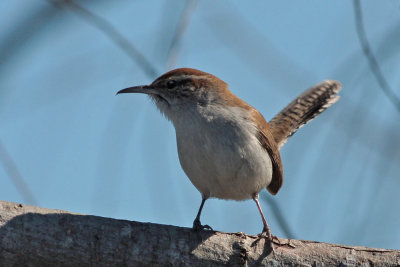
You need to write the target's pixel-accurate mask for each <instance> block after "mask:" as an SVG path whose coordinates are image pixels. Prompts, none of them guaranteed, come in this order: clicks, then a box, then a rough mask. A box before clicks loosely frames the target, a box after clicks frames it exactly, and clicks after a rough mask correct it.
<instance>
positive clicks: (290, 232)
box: [261, 194, 296, 239]
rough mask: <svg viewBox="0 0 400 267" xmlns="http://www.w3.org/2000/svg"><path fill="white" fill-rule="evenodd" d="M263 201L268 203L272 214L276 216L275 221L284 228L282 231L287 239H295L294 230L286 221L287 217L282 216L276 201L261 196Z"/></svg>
mask: <svg viewBox="0 0 400 267" xmlns="http://www.w3.org/2000/svg"><path fill="white" fill-rule="evenodd" d="M261 198H262V200H264V201H265V202H267V203H268V205H269V206H270V207H271V209H272V212H273V213H274V215H275V219H276V220H277V221H278V223H279V226H280V227H281V228H282V231H283V232H284V233H285V235H286V238H288V239H294V238H296V237H295V234H294V233H293V230H292V229H291V227H290V226H289V224H288V222H287V220H286V219H285V216H284V215H283V214H282V212H281V209H280V208H279V206H278V204H277V203H276V201H275V200H273V199H272V198H271V197H269V196H268V195H267V194H261Z"/></svg>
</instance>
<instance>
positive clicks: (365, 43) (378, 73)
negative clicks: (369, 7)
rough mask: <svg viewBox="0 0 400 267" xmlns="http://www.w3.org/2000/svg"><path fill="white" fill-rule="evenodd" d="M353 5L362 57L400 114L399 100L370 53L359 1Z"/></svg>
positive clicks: (355, 0) (355, 1)
mask: <svg viewBox="0 0 400 267" xmlns="http://www.w3.org/2000/svg"><path fill="white" fill-rule="evenodd" d="M353 5H354V14H355V16H354V18H355V23H356V30H357V35H358V39H359V40H360V44H361V47H362V50H363V52H364V55H365V57H366V58H367V60H368V63H369V67H370V68H371V71H372V73H373V74H374V76H375V78H376V80H377V81H378V84H379V86H380V88H381V89H382V91H383V92H384V93H385V95H386V97H387V98H389V100H390V102H392V104H393V105H394V106H395V107H396V108H397V110H398V111H399V112H400V99H399V98H397V96H396V94H395V93H394V92H393V90H392V89H391V88H390V86H389V83H388V82H387V81H386V79H385V77H384V76H383V74H382V71H381V69H380V67H379V64H378V61H377V60H376V58H375V55H374V54H373V53H372V51H371V48H370V47H371V46H370V44H369V42H368V39H367V35H366V33H365V29H364V24H363V16H362V11H361V3H360V0H354V1H353Z"/></svg>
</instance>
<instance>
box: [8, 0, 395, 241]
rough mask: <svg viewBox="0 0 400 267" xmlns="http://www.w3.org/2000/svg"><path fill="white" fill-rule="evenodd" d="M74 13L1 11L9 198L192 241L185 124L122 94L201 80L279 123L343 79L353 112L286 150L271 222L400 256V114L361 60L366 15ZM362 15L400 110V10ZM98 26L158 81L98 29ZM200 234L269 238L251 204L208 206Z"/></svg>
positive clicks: (265, 9) (158, 10)
mask: <svg viewBox="0 0 400 267" xmlns="http://www.w3.org/2000/svg"><path fill="white" fill-rule="evenodd" d="M60 3H64V4H60V5H54V4H52V3H51V2H48V1H44V0H43V1H40V0H35V1H34V0H29V1H28V0H20V1H14V0H3V1H1V4H0V7H1V8H0V10H1V11H0V13H1V16H0V142H1V143H0V144H1V150H0V152H1V153H0V156H1V158H0V159H1V162H0V163H1V165H0V183H1V187H0V199H2V200H6V201H14V202H21V203H26V204H34V205H39V206H42V207H46V208H53V209H64V210H69V211H73V212H78V213H85V214H95V215H99V216H107V217H113V218H121V219H129V220H136V221H143V222H153V223H161V224H172V225H178V226H185V227H191V225H192V222H193V219H194V217H195V215H196V213H197V209H198V207H199V205H200V201H201V197H200V194H199V193H198V191H197V190H196V189H195V187H194V186H193V185H192V184H191V183H190V181H189V180H188V179H187V178H186V176H185V174H184V172H183V171H182V169H181V167H180V165H179V161H178V156H177V152H176V141H175V132H174V128H173V126H172V124H170V123H169V122H168V121H167V120H166V119H165V118H163V116H161V115H160V114H159V112H158V111H157V109H156V108H155V107H154V105H153V104H152V103H151V101H149V100H148V98H147V97H146V96H144V95H137V94H134V95H133V94H132V95H122V96H118V97H116V96H115V93H116V92H117V91H118V90H119V89H122V88H125V87H129V86H133V85H139V84H147V83H150V82H151V81H152V80H153V79H155V78H156V77H157V76H158V75H160V74H162V73H164V72H166V71H167V70H170V69H173V68H175V67H192V68H197V69H200V70H203V71H206V72H209V73H212V74H214V75H216V76H218V77H220V78H221V79H222V80H224V81H226V82H227V83H229V85H230V89H231V90H232V91H233V92H234V93H235V94H236V95H238V96H239V97H240V98H242V99H244V100H245V101H246V102H248V103H250V104H251V105H253V106H254V107H256V108H257V109H258V110H259V111H260V112H261V113H262V114H263V115H264V116H265V117H266V119H267V120H269V119H271V118H272V117H273V116H274V115H275V114H276V113H278V112H279V111H280V110H281V109H282V108H284V107H285V105H286V104H288V103H289V102H290V101H291V100H293V99H294V98H295V97H296V96H297V95H299V94H300V93H302V92H303V91H304V90H305V89H307V88H308V87H310V86H312V85H314V84H316V83H318V82H321V81H323V80H325V79H335V80H339V81H340V82H341V83H342V84H343V91H342V92H341V96H342V98H341V99H340V100H339V102H338V103H337V104H335V105H334V106H332V107H331V108H329V109H328V110H327V111H326V112H325V113H323V114H322V115H321V116H319V117H318V118H317V119H315V120H314V121H312V122H311V123H310V124H308V125H306V126H305V127H303V128H301V129H300V130H299V131H298V132H297V133H296V134H295V135H294V136H293V137H292V138H291V139H290V140H289V141H288V143H286V144H285V146H284V147H283V149H282V150H281V155H282V159H283V164H284V173H285V182H284V185H283V187H282V189H281V191H280V192H279V193H278V195H277V196H275V197H272V196H269V195H268V193H267V192H266V191H264V192H263V193H262V197H261V199H262V201H261V205H262V207H263V209H264V213H265V215H266V218H267V220H268V222H269V224H270V226H271V229H272V232H273V234H275V235H277V236H279V237H293V238H298V239H308V240H317V241H323V242H334V243H341V244H348V245H362V246H371V247H382V248H394V249H400V227H399V225H400V212H399V204H400V193H399V189H400V149H399V148H400V147H399V141H400V123H399V122H400V109H398V108H396V106H395V105H393V103H392V102H390V100H389V99H388V97H387V96H386V95H385V94H384V93H383V91H382V88H381V86H380V85H379V84H378V82H377V79H376V77H375V76H374V74H373V73H372V72H371V68H370V66H369V64H368V61H367V58H366V57H365V55H364V54H363V51H362V48H361V44H360V40H359V37H358V35H357V31H356V20H355V5H354V3H355V2H352V1H304V0H303V1H221V0H218V1H216V0H207V1H198V2H197V1H190V2H186V1H177V0H176V1H159V0H158V1H157V0H146V1H104V0H102V1H77V3H79V4H80V5H81V6H82V7H83V8H84V9H85V10H89V11H90V13H85V11H82V9H80V8H79V7H77V6H71V5H66V4H65V2H63V1H60ZM361 10H362V15H363V26H364V28H365V32H366V36H367V38H368V41H369V43H370V46H371V47H370V48H371V51H372V52H373V53H374V55H375V57H376V59H377V61H378V64H379V66H380V68H381V71H382V73H383V75H384V77H385V79H386V81H387V83H388V84H389V86H390V87H391V88H392V90H393V91H394V92H395V94H396V95H397V98H399V97H400V90H399V85H400V68H399V62H400V53H399V52H400V32H399V26H400V2H399V1H372V0H368V1H367V0H365V1H362V2H361ZM92 15H94V16H95V17H93V16H92ZM99 17H100V18H101V19H100V24H101V23H103V22H104V21H107V22H108V23H109V24H107V25H112V26H113V27H114V28H115V29H116V30H117V31H118V32H119V33H120V34H121V35H123V36H125V38H127V39H128V41H129V43H130V44H131V45H134V46H135V47H136V49H137V51H139V52H140V53H141V54H142V55H143V56H144V57H145V58H147V60H148V61H149V62H150V63H151V64H152V66H153V68H154V69H155V72H156V74H154V73H150V72H149V71H145V69H144V67H143V65H142V64H140V63H138V62H137V61H136V60H132V58H131V57H130V56H129V55H128V54H127V53H126V52H125V51H124V50H123V49H121V47H120V46H118V45H117V43H116V40H115V38H114V39H113V38H110V36H107V34H106V33H105V32H104V31H103V30H104V29H103V30H101V29H99V27H98V24H96V21H97V23H98V22H99V20H97V19H98V18H99ZM96 25H97V26H96ZM101 25H103V26H104V24H101ZM106 27H108V26H106ZM108 29H109V28H108ZM109 30H110V29H109ZM176 32H181V33H182V34H178V35H176ZM174 36H175V37H174ZM114 37H115V36H114ZM18 177H20V178H21V177H22V178H23V179H24V180H25V182H26V185H27V187H28V188H29V190H31V192H32V194H33V197H30V196H29V194H28V193H23V192H22V194H21V191H23V190H24V186H23V184H20V185H18V186H16V183H17V182H16V180H15V179H17V178H18ZM18 188H19V189H18ZM202 222H203V223H205V224H209V225H211V226H212V227H213V228H214V229H216V230H220V231H225V232H238V231H241V232H245V233H248V234H257V233H259V232H260V231H261V229H262V222H261V220H260V217H259V214H258V211H257V208H256V205H255V204H254V203H253V202H252V201H243V202H236V201H223V200H215V199H212V200H208V201H207V202H206V204H205V208H204V210H203V214H202ZM285 225H286V226H285Z"/></svg>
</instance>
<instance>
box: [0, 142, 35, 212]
mask: <svg viewBox="0 0 400 267" xmlns="http://www.w3.org/2000/svg"><path fill="white" fill-rule="evenodd" d="M0 162H1V163H2V164H3V166H4V169H5V171H6V173H7V174H8V177H9V178H10V180H11V182H12V183H13V184H14V185H15V187H16V188H17V191H18V192H19V194H20V195H21V197H22V198H23V199H24V201H25V202H26V203H28V204H30V205H37V203H38V202H37V200H36V198H35V196H34V195H33V193H32V191H31V189H30V188H29V185H28V184H27V183H26V181H25V179H24V177H23V176H22V175H21V173H20V171H19V170H18V167H17V165H16V164H15V162H14V160H13V159H12V157H11V155H10V154H9V153H8V151H7V149H6V148H5V146H4V145H3V143H2V141H1V140H0Z"/></svg>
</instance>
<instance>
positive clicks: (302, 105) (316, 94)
mask: <svg viewBox="0 0 400 267" xmlns="http://www.w3.org/2000/svg"><path fill="white" fill-rule="evenodd" d="M341 89H342V85H341V84H340V83H339V82H337V81H333V80H327V81H324V82H322V83H320V84H318V85H316V86H314V87H312V88H310V89H308V90H307V91H305V92H304V93H303V94H301V95H300V96H298V97H297V98H296V99H295V100H294V101H292V102H291V103H290V104H289V105H287V106H286V107H285V108H284V109H283V110H282V111H281V112H279V114H277V115H276V116H275V117H274V118H272V120H271V121H270V122H269V126H270V128H271V131H272V134H273V136H274V139H275V142H276V144H277V145H278V148H281V147H282V146H283V145H284V144H285V143H286V141H287V140H288V138H289V137H290V136H292V135H293V134H294V133H295V132H296V131H297V130H298V129H299V128H300V127H302V126H303V125H305V124H306V123H308V122H310V121H311V120H312V119H314V118H315V117H316V116H317V115H319V114H321V113H322V112H323V111H324V110H326V109H327V108H328V107H330V106H331V105H332V104H334V103H335V102H336V101H338V100H339V98H340V96H338V95H336V94H337V93H338V92H339V91H340V90H341Z"/></svg>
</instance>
